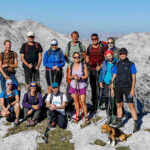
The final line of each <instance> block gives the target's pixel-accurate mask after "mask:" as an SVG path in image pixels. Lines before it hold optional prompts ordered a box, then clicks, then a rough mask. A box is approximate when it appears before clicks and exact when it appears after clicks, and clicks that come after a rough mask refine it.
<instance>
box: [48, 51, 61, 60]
mask: <svg viewBox="0 0 150 150" xmlns="http://www.w3.org/2000/svg"><path fill="white" fill-rule="evenodd" d="M51 52H52V49H51V48H50V49H49V50H48V54H47V56H48V57H49V56H50V54H51ZM58 52H59V57H60V62H62V51H61V49H60V48H59V51H58ZM48 57H47V59H48Z"/></svg>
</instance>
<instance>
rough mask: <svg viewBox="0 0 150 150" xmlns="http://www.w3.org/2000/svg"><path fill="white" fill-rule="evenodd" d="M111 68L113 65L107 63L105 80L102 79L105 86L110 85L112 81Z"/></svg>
mask: <svg viewBox="0 0 150 150" xmlns="http://www.w3.org/2000/svg"><path fill="white" fill-rule="evenodd" d="M112 67H113V64H110V63H109V62H108V63H107V72H106V75H105V78H104V82H105V83H106V84H110V82H111V81H112V71H111V69H112Z"/></svg>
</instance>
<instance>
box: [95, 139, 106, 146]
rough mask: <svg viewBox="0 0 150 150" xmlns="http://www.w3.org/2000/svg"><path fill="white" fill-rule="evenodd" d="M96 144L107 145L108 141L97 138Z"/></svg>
mask: <svg viewBox="0 0 150 150" xmlns="http://www.w3.org/2000/svg"><path fill="white" fill-rule="evenodd" d="M94 144H96V145H100V146H105V145H106V143H105V142H104V141H103V140H100V139H99V140H96V141H95V142H94Z"/></svg>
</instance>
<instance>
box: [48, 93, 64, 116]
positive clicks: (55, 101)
mask: <svg viewBox="0 0 150 150" xmlns="http://www.w3.org/2000/svg"><path fill="white" fill-rule="evenodd" d="M50 97H51V94H49V95H48V96H47V98H46V100H45V101H46V102H49V101H50ZM63 102H67V97H66V95H65V94H63ZM52 104H55V105H56V106H61V105H62V104H61V99H60V96H55V95H53V100H52ZM56 111H58V112H60V113H62V114H64V115H65V110H64V109H56Z"/></svg>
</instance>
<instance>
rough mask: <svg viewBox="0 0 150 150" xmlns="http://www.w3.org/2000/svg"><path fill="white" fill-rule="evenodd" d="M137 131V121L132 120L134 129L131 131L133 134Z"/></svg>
mask: <svg viewBox="0 0 150 150" xmlns="http://www.w3.org/2000/svg"><path fill="white" fill-rule="evenodd" d="M137 131H139V127H138V121H137V120H134V129H133V133H135V132H137Z"/></svg>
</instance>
